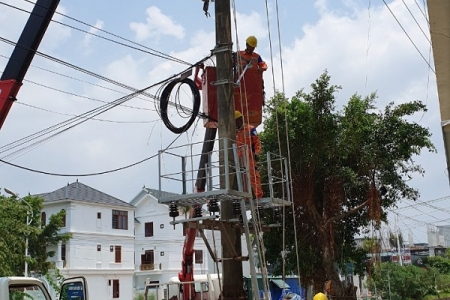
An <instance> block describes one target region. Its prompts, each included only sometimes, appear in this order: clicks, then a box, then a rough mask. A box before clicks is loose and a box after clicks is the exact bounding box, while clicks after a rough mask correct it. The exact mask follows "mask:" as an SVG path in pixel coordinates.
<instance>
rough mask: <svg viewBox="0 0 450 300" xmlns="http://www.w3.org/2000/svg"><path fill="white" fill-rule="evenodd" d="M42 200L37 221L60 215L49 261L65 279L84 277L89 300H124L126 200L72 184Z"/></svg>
mask: <svg viewBox="0 0 450 300" xmlns="http://www.w3.org/2000/svg"><path fill="white" fill-rule="evenodd" d="M37 196H39V197H42V198H44V208H43V210H42V215H41V217H42V222H44V223H46V222H48V220H49V218H50V217H51V215H52V214H55V213H57V212H59V211H61V210H65V212H66V216H65V221H64V226H63V227H62V228H61V233H66V232H68V233H71V234H72V237H71V239H70V240H69V241H67V242H66V243H64V244H62V243H60V244H59V245H58V246H57V247H56V249H55V248H54V249H49V250H53V251H55V252H56V255H55V257H53V261H54V262H55V264H56V266H57V268H58V269H59V270H60V272H61V274H62V275H63V276H64V277H65V278H69V277H76V276H84V277H85V278H86V280H87V282H88V290H89V295H90V298H91V299H105V300H120V299H122V300H125V299H127V300H128V299H130V295H132V293H133V273H134V210H135V207H134V206H133V205H131V204H129V203H127V202H125V201H122V200H120V199H117V198H115V197H112V196H110V195H108V194H105V193H103V192H100V191H98V190H96V189H93V188H91V187H89V186H87V185H84V184H82V183H81V182H78V181H77V182H74V183H72V184H68V185H67V186H65V187H62V188H60V189H58V190H55V191H53V192H50V193H45V194H40V195H37Z"/></svg>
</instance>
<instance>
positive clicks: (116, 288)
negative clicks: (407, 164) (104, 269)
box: [113, 279, 120, 298]
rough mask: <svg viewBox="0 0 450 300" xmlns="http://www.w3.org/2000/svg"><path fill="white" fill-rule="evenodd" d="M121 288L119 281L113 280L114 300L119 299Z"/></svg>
mask: <svg viewBox="0 0 450 300" xmlns="http://www.w3.org/2000/svg"><path fill="white" fill-rule="evenodd" d="M119 288H120V284H119V279H114V280H113V298H119Z"/></svg>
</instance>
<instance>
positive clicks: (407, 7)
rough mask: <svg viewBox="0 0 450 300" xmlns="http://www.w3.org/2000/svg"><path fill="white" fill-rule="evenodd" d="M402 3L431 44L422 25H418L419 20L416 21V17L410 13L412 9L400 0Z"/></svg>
mask: <svg viewBox="0 0 450 300" xmlns="http://www.w3.org/2000/svg"><path fill="white" fill-rule="evenodd" d="M402 2H403V4H404V5H405V6H406V9H407V10H408V12H409V14H410V15H411V17H412V18H413V19H414V22H416V24H417V26H419V28H420V31H422V33H423V35H424V36H425V38H426V39H427V41H428V43H430V45H431V41H430V39H429V38H428V36H427V35H426V33H425V32H424V31H423V29H422V26H420V24H419V22H418V21H417V19H416V17H414V14H413V13H412V11H411V10H410V9H409V6H408V4H406V2H405V0H402Z"/></svg>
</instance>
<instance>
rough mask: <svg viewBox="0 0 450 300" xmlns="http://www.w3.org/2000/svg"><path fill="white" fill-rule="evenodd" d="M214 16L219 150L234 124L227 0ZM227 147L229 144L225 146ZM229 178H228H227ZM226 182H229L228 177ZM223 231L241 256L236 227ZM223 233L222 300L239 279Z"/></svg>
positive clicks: (238, 286) (237, 293) (235, 290)
mask: <svg viewBox="0 0 450 300" xmlns="http://www.w3.org/2000/svg"><path fill="white" fill-rule="evenodd" d="M215 15H216V48H215V50H214V52H215V54H216V59H217V62H216V63H217V82H216V85H217V101H218V109H219V112H218V119H219V120H218V121H219V139H220V142H219V149H220V150H223V149H224V140H223V139H227V140H228V141H230V140H235V139H236V125H235V121H234V98H233V88H234V87H233V72H232V70H233V65H232V60H233V59H232V52H231V50H232V40H231V13H230V0H216V1H215ZM227 147H228V149H230V147H231V143H228V145H227ZM228 152H229V155H228V161H230V162H231V161H234V159H233V153H232V151H228ZM219 161H220V165H221V166H224V162H225V160H224V153H223V151H221V152H220V156H219ZM220 174H221V176H220V188H221V189H225V188H226V186H225V172H224V168H223V167H221V169H220ZM230 179H231V178H228V180H230ZM230 182H233V180H231V181H230ZM221 218H222V220H229V219H231V218H233V204H232V203H231V201H222V203H221ZM226 231H227V233H228V235H229V236H230V238H231V241H232V242H233V245H234V248H235V249H234V250H235V252H236V254H237V255H238V256H241V255H242V250H241V232H240V229H239V228H238V227H237V226H232V225H231V223H230V224H228V225H227V226H226ZM228 248H229V247H228V246H227V243H226V241H225V240H224V235H223V234H222V249H223V253H222V255H223V256H222V257H223V258H224V261H223V264H222V266H223V268H222V270H223V273H222V276H223V298H222V299H242V298H243V296H244V293H243V278H242V262H241V261H236V260H233V259H230V258H232V257H231V251H230V250H231V249H228Z"/></svg>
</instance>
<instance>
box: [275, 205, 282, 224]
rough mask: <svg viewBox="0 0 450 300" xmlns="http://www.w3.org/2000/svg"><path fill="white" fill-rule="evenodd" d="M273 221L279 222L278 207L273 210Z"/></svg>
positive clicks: (279, 211)
mask: <svg viewBox="0 0 450 300" xmlns="http://www.w3.org/2000/svg"><path fill="white" fill-rule="evenodd" d="M273 219H274V220H275V221H277V222H279V221H281V209H280V208H279V207H275V208H274V209H273Z"/></svg>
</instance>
